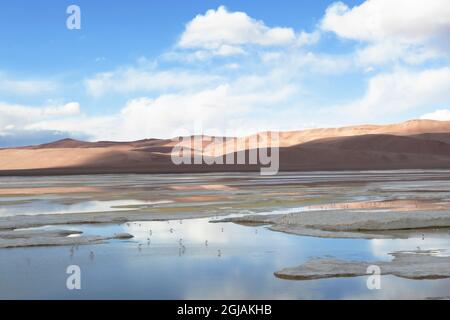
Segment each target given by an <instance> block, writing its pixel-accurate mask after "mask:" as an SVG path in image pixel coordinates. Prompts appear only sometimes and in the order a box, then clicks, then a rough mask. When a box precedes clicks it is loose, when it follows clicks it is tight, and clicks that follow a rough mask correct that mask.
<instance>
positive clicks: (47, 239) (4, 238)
mask: <svg viewBox="0 0 450 320" xmlns="http://www.w3.org/2000/svg"><path fill="white" fill-rule="evenodd" d="M130 238H133V236H131V235H129V234H125V233H123V234H116V235H112V236H107V237H105V236H103V237H102V236H86V235H83V234H82V232H81V231H76V230H15V231H2V232H0V249H1V248H18V247H39V246H69V245H88V244H99V243H103V242H105V241H107V240H112V239H130Z"/></svg>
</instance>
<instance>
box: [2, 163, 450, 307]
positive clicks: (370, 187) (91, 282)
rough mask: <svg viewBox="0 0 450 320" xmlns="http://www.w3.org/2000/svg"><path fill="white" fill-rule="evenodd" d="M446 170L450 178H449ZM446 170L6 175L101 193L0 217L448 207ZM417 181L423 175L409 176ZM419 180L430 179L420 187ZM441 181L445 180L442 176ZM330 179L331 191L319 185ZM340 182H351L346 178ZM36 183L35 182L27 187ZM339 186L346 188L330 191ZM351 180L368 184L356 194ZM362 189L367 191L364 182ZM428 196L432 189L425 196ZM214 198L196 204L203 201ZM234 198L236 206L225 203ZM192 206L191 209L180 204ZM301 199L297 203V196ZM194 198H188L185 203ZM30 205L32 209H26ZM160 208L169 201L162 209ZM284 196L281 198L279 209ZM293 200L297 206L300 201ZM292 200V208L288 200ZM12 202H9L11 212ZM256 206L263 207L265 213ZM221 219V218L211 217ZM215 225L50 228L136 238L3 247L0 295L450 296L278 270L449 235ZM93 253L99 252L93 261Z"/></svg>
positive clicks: (18, 203)
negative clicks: (72, 275)
mask: <svg viewBox="0 0 450 320" xmlns="http://www.w3.org/2000/svg"><path fill="white" fill-rule="evenodd" d="M445 174H447V175H449V173H448V172H445ZM442 175H443V173H442V172H440V171H439V172H436V171H432V172H406V173H405V174H403V173H399V172H388V173H386V172H381V173H358V174H353V173H352V174H347V175H346V174H343V173H336V174H333V173H327V174H326V175H325V174H324V175H320V174H310V175H308V174H289V175H288V174H285V175H283V176H281V177H275V178H264V179H263V178H260V177H259V176H252V175H230V176H228V175H208V176H205V175H199V176H195V175H186V176H179V177H176V176H168V177H167V178H164V177H163V176H153V177H151V176H133V175H125V176H103V177H84V178H81V177H62V178H61V177H59V179H56V178H45V179H44V178H41V183H40V182H39V178H8V180H2V179H4V178H0V188H4V189H6V188H30V186H33V187H34V188H37V187H39V186H40V185H41V186H45V187H49V186H51V187H55V186H65V187H67V186H70V185H76V186H84V185H88V186H90V187H100V186H101V188H103V190H105V189H106V190H107V192H106V191H102V192H100V193H99V194H96V195H95V196H93V195H92V194H77V195H70V194H63V195H62V194H59V195H58V194H52V195H38V196H37V195H30V194H28V195H20V196H17V195H14V196H8V195H4V196H2V197H1V199H0V214H3V215H5V216H12V215H21V214H33V215H35V214H43V213H54V214H70V213H72V212H86V213H88V212H93V211H96V210H121V208H123V207H125V208H134V209H136V210H139V209H140V208H142V207H145V208H146V209H149V208H150V209H149V210H155V211H159V210H163V211H164V210H171V211H172V210H175V211H176V210H177V209H178V208H179V209H180V210H183V211H186V210H192V211H195V210H211V212H214V213H220V212H226V214H242V213H248V212H253V213H260V214H267V213H271V212H285V211H289V210H293V208H302V206H306V205H312V204H322V203H330V202H339V201H351V200H354V201H361V200H366V199H384V197H385V198H389V197H392V195H393V193H395V195H396V197H397V198H402V199H403V198H411V197H418V196H421V197H425V198H430V197H436V196H439V197H440V198H442V199H443V200H442V201H446V199H447V196H448V195H447V193H448V192H450V183H448V182H447V181H444V180H439V177H442ZM412 176H414V177H413V178H411V177H412ZM417 177H420V179H418V178H417ZM436 178H438V180H437V181H434V180H433V179H436ZM319 180H321V181H322V182H324V184H317V182H318V181H319ZM342 180H343V181H344V182H342ZM27 181H28V182H30V183H29V184H27ZM330 181H338V182H341V183H340V184H338V185H336V184H330V183H329V182H330ZM352 181H356V182H358V184H357V186H354V185H353V184H352V183H350V182H352ZM361 181H362V182H363V183H361ZM180 184H181V185H190V186H191V185H192V184H194V185H198V184H199V185H203V184H210V185H219V184H224V185H227V186H231V187H233V188H235V189H234V190H232V191H230V190H227V191H224V190H212V191H211V190H195V189H194V190H177V191H174V190H171V189H170V188H167V186H172V185H180ZM424 190H434V192H432V193H425V194H424V193H423V191H424ZM205 195H208V196H211V197H216V199H214V200H208V201H204V200H202V201H194V202H192V201H190V199H191V198H192V197H193V196H205ZM224 197H228V198H226V199H225V198H224ZM177 198H182V199H183V200H182V201H177V200H176V199H177ZM293 198H294V199H293ZM186 199H188V200H186ZM25 200H26V201H25ZM158 200H160V201H162V200H164V201H166V202H160V203H156V202H157V201H158ZM274 200H276V201H274ZM293 200H295V201H293ZM289 201H290V202H289ZM2 202H3V204H2ZM256 204H257V205H256ZM212 216H214V214H212ZM211 220H214V217H212V218H206V219H191V220H182V221H180V220H172V221H161V222H139V221H136V222H130V223H128V224H127V223H125V224H106V225H97V224H96V225H70V226H66V225H61V226H57V227H55V226H47V227H44V228H54V229H69V230H80V231H83V232H84V233H85V234H86V235H100V236H102V235H104V236H109V235H112V234H114V233H122V232H126V233H130V234H132V235H133V236H134V238H133V239H130V240H125V241H124V240H111V241H108V242H106V243H104V244H98V245H89V246H79V247H78V248H72V247H67V246H66V247H29V248H14V249H0V298H2V299H246V298H248V299H269V298H270V299H366V298H367V299H391V298H392V299H413V298H419V299H425V298H439V297H448V296H450V279H445V280H407V279H402V278H398V277H394V276H382V278H381V290H369V289H367V286H366V281H367V278H368V277H357V278H337V279H323V280H313V281H292V280H282V279H278V278H276V277H275V276H274V275H273V273H274V272H275V271H279V270H280V269H283V268H285V267H293V266H297V265H300V264H302V263H304V262H306V261H307V260H308V259H310V258H315V257H335V258H339V259H345V260H365V261H387V260H390V259H391V256H390V255H389V253H390V252H393V251H412V250H417V249H418V248H420V249H421V250H438V249H443V250H447V251H443V253H442V254H444V255H445V254H448V253H449V252H450V251H449V249H450V237H449V234H448V231H443V232H440V233H425V237H424V238H422V234H420V235H417V236H413V237H411V238H409V239H394V240H359V239H357V240H356V239H323V238H313V237H303V236H296V235H289V234H284V233H278V232H273V231H270V230H268V229H267V228H266V227H264V226H259V227H250V226H241V225H236V224H232V223H210V221H211ZM91 252H92V253H93V254H91ZM70 265H78V266H79V267H80V268H81V286H82V289H81V290H79V291H77V290H74V291H71V290H68V289H67V288H66V280H67V278H68V277H69V275H68V274H66V269H67V267H68V266H70Z"/></svg>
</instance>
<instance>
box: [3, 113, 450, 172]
mask: <svg viewBox="0 0 450 320" xmlns="http://www.w3.org/2000/svg"><path fill="white" fill-rule="evenodd" d="M252 137H254V136H249V137H239V138H238V137H234V138H227V139H221V137H204V140H203V141H202V143H201V145H200V147H198V146H197V147H196V148H195V149H194V148H193V147H192V146H189V145H187V146H185V147H186V148H192V149H193V150H192V151H193V153H194V154H201V155H204V156H208V155H209V154H208V150H211V148H212V147H213V148H215V150H223V153H222V156H224V157H226V156H227V154H226V150H230V149H228V148H227V146H226V144H228V143H233V144H235V145H240V146H245V149H246V151H247V152H250V151H251V150H253V149H255V148H257V146H255V145H254V144H252V141H254V139H252ZM278 137H279V138H278V139H279V140H278V142H279V147H280V148H279V158H280V159H279V161H280V168H279V169H280V170H281V171H320V170H383V169H384V170H391V169H392V170H393V169H450V121H433V120H412V121H407V122H404V123H400V124H390V125H361V126H350V127H342V128H323V129H310V130H301V131H291V132H280V133H278ZM177 141H178V139H146V140H140V141H132V142H114V141H101V142H85V141H78V140H73V139H64V140H59V141H56V142H53V143H48V144H42V145H37V146H27V147H20V148H7V149H0V174H1V175H16V174H18V175H28V174H31V175H33V174H39V175H45V174H86V173H89V174H94V173H178V172H179V173H188V172H192V173H196V172H230V171H236V172H237V171H239V172H243V171H257V170H259V167H258V166H255V165H252V164H233V165H230V164H226V163H224V164H214V165H207V164H191V165H185V164H183V165H176V164H174V163H173V161H172V158H171V155H172V152H173V150H174V147H175V146H176V144H177ZM216 156H217V154H216Z"/></svg>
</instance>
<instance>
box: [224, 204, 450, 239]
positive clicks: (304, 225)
mask: <svg viewBox="0 0 450 320" xmlns="http://www.w3.org/2000/svg"><path fill="white" fill-rule="evenodd" d="M403 202H404V201H401V202H400V203H403ZM410 202H411V201H409V202H408V203H410ZM425 203H426V204H425V205H423V206H422V205H421V202H420V201H416V202H415V205H414V206H412V207H408V206H406V207H405V210H395V209H394V208H396V207H392V204H396V205H398V202H396V201H387V203H386V201H380V202H367V203H366V204H364V203H362V202H360V203H358V205H356V204H355V203H353V205H350V206H349V205H347V204H336V205H321V206H312V207H306V208H305V209H306V210H307V211H303V212H296V213H289V214H281V215H248V216H242V217H235V218H226V219H222V220H219V222H234V223H240V224H249V225H251V224H254V225H268V226H269V228H270V229H271V230H273V231H280V232H286V233H290V234H297V235H303V236H314V237H325V238H362V239H386V238H394V237H405V236H407V234H408V233H413V232H414V233H416V234H417V232H418V230H424V229H425V230H432V229H442V228H450V209H449V208H448V206H447V205H444V204H440V203H433V202H431V201H426V202H425ZM332 207H334V208H345V209H333V210H331V209H330V208H332ZM311 208H315V210H312V209H311ZM323 208H325V210H324V209H323ZM361 208H364V210H361ZM380 208H389V210H379V209H380Z"/></svg>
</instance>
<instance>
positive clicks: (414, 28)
mask: <svg viewBox="0 0 450 320" xmlns="http://www.w3.org/2000/svg"><path fill="white" fill-rule="evenodd" d="M72 4H75V5H77V6H79V7H80V9H81V30H69V29H67V27H66V19H67V18H68V17H69V15H68V14H67V13H66V9H67V7H68V6H69V5H72ZM448 7H449V6H448V5H447V4H446V1H445V0H430V1H423V0H408V1H407V0H398V1H388V0H372V1H364V0H359V1H350V0H344V1H343V2H340V3H336V2H333V1H325V0H320V1H309V0H303V1H299V0H283V1H256V0H252V1H248V0H247V1H244V0H233V1H215V0H208V1H206V0H205V1H198V0H189V1H181V0H178V1H175V0H169V1H138V0H135V1H122V0H116V1H106V0H89V1H87V0H86V1H83V0H78V1H76V0H75V1H52V0H36V1H32V2H31V1H27V0H18V1H3V2H2V3H1V4H0V41H1V43H2V47H1V50H0V146H11V145H22V144H27V143H38V142H44V141H49V140H54V139H55V138H61V137H66V136H67V137H76V138H83V139H89V140H105V139H108V140H135V139H142V138H149V137H170V136H173V135H176V134H178V133H197V131H202V132H205V133H209V134H236V135H243V134H248V133H252V132H255V131H259V130H294V129H302V128H310V127H321V126H340V125H350V124H358V123H369V122H371V123H389V122H397V121H404V120H408V119H412V118H420V117H424V118H431V119H438V120H449V119H450V111H448V110H447V108H450V106H449V105H450V94H449V92H450V63H449V50H450V37H449V31H450V12H449V9H448Z"/></svg>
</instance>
